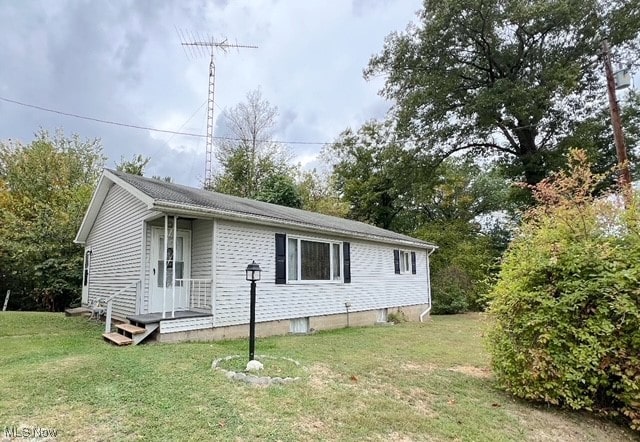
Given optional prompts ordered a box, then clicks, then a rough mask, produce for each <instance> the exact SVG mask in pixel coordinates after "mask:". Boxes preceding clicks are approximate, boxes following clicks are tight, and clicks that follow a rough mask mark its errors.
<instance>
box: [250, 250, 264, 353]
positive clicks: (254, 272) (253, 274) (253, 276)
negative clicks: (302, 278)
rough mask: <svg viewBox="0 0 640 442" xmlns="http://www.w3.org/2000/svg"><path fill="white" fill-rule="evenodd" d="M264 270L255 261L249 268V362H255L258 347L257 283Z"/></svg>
mask: <svg viewBox="0 0 640 442" xmlns="http://www.w3.org/2000/svg"><path fill="white" fill-rule="evenodd" d="M261 272H262V269H261V268H260V266H259V265H258V264H256V262H255V261H253V262H252V263H251V264H249V265H248V266H247V281H251V313H250V315H251V317H250V319H249V361H253V354H254V350H255V346H256V281H260V273H261Z"/></svg>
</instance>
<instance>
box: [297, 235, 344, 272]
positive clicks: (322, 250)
mask: <svg viewBox="0 0 640 442" xmlns="http://www.w3.org/2000/svg"><path fill="white" fill-rule="evenodd" d="M341 246H342V244H341V243H339V242H329V241H318V240H310V239H303V238H295V237H294V238H292V237H289V238H288V241H287V279H288V280H289V281H341V280H342V272H341V269H342V253H341V249H342V247H341Z"/></svg>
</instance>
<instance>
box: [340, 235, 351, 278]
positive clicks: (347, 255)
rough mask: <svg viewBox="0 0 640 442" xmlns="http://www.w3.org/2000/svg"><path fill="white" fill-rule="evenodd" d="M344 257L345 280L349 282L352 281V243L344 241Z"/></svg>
mask: <svg viewBox="0 0 640 442" xmlns="http://www.w3.org/2000/svg"><path fill="white" fill-rule="evenodd" d="M342 259H343V262H344V282H345V283H346V284H348V283H350V282H351V244H350V243H348V242H343V243H342Z"/></svg>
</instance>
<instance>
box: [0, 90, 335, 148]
mask: <svg viewBox="0 0 640 442" xmlns="http://www.w3.org/2000/svg"><path fill="white" fill-rule="evenodd" d="M0 101H5V102H7V103H12V104H17V105H19V106H24V107H29V108H32V109H37V110H40V111H43V112H50V113H53V114H58V115H64V116H67V117H72V118H79V119H81V120H88V121H94V122H96V123H102V124H111V125H113V126H122V127H128V128H130V129H140V130H148V131H151V132H161V133H165V134H172V135H183V136H186V137H195V138H206V137H207V136H206V135H203V134H197V133H193V132H181V131H175V130H168V129H158V128H155V127H149V126H141V125H138V124H130V123H123V122H121V121H112V120H105V119H103V118H95V117H87V116H85V115H79V114H74V113H71V112H64V111H60V110H57V109H50V108H47V107H43V106H38V105H35V104H29V103H24V102H22V101H18V100H12V99H10V98H6V97H1V96H0ZM213 138H214V139H216V140H225V141H245V142H247V141H250V140H248V139H243V138H234V137H220V136H214V137H213ZM257 141H260V142H268V143H275V144H296V145H306V146H324V145H326V144H331V142H328V141H285V140H257Z"/></svg>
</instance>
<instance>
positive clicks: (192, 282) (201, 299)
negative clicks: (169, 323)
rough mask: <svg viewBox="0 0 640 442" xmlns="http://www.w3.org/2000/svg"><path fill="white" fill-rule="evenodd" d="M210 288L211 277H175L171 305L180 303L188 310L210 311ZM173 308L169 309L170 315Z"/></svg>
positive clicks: (172, 313)
mask: <svg viewBox="0 0 640 442" xmlns="http://www.w3.org/2000/svg"><path fill="white" fill-rule="evenodd" d="M211 288H212V280H211V279H176V291H175V297H176V299H174V302H173V303H172V306H180V305H181V306H185V307H186V308H188V309H189V310H201V311H207V312H208V311H211V293H212V290H211ZM174 310H175V307H174ZM174 310H172V311H171V315H172V316H173V315H174Z"/></svg>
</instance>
